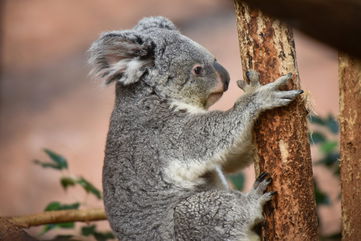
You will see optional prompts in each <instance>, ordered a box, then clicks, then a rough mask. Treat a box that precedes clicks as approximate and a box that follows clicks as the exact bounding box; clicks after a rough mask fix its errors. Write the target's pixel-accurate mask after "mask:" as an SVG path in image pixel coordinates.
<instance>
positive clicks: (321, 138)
mask: <svg viewBox="0 0 361 241" xmlns="http://www.w3.org/2000/svg"><path fill="white" fill-rule="evenodd" d="M309 139H310V143H311V144H319V143H323V142H325V141H326V137H325V135H324V134H322V133H321V132H318V131H315V132H311V133H309Z"/></svg>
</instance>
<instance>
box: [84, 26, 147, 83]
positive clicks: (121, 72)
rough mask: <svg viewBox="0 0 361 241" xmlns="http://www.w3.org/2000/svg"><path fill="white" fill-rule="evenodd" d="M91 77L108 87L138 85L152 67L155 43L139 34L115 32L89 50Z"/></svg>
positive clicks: (102, 38) (107, 34) (100, 39)
mask: <svg viewBox="0 0 361 241" xmlns="http://www.w3.org/2000/svg"><path fill="white" fill-rule="evenodd" d="M89 52H90V58H89V63H90V64H91V65H92V66H93V69H92V71H91V74H93V75H95V76H96V77H100V78H102V79H104V80H105V83H106V84H109V83H111V82H113V81H118V82H120V83H122V84H123V85H129V84H132V83H135V82H137V81H139V79H140V78H141V77H142V75H144V74H146V72H147V68H148V67H149V66H152V65H153V62H154V61H153V52H154V43H153V42H152V41H151V40H150V39H149V38H147V37H146V36H144V35H142V34H141V33H139V32H136V31H132V30H129V31H113V32H107V33H104V34H102V35H101V36H100V38H99V39H98V40H96V41H95V42H94V43H93V44H92V46H91V47H90V49H89Z"/></svg>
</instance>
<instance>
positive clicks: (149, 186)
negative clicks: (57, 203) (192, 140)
mask: <svg viewBox="0 0 361 241" xmlns="http://www.w3.org/2000/svg"><path fill="white" fill-rule="evenodd" d="M124 94H125V93H124ZM128 101H131V102H133V104H132V105H129V104H128V103H127V102H128ZM159 101H160V100H159V99H157V98H154V96H144V98H139V99H138V98H137V97H134V99H132V98H130V99H127V98H126V97H125V98H124V99H122V100H121V101H120V103H118V104H117V105H116V108H115V109H114V111H113V114H112V118H111V124H110V128H109V132H108V138H107V147H106V153H105V162H104V168H103V187H104V202H105V207H106V211H107V215H108V218H109V219H110V223H111V224H113V226H112V228H113V230H114V231H116V233H117V235H118V238H119V239H121V240H173V238H174V227H173V210H174V207H175V205H176V204H177V203H178V201H179V200H180V199H181V196H182V195H184V196H187V195H189V194H187V192H186V191H185V190H180V189H179V188H178V187H176V186H175V185H174V184H172V183H170V182H168V181H167V180H166V177H164V174H163V172H162V171H163V170H162V167H164V165H165V162H166V160H163V159H162V156H163V154H162V152H164V151H165V150H163V149H164V146H165V145H164V144H165V143H163V145H161V144H160V142H168V144H167V145H170V144H169V143H172V141H171V140H169V139H168V137H167V135H164V133H166V132H167V128H170V125H172V123H174V125H176V124H175V123H176V122H177V121H178V122H179V121H182V115H180V116H177V115H176V114H175V113H174V112H171V111H170V110H169V107H167V105H166V104H165V106H164V108H163V107H162V104H160V103H159ZM155 102H157V103H155ZM177 118H178V120H176V119H177ZM172 128H176V126H173V127H172ZM164 138H167V139H168V140H165V139H164ZM167 145H166V146H167ZM160 147H162V148H160ZM169 148H172V147H170V146H169ZM173 148H176V147H173ZM114 224H116V225H114Z"/></svg>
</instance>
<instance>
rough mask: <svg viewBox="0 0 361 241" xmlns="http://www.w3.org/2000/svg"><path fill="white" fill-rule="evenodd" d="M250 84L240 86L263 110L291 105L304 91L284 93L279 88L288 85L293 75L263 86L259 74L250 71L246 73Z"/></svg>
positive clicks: (240, 82) (244, 83)
mask: <svg viewBox="0 0 361 241" xmlns="http://www.w3.org/2000/svg"><path fill="white" fill-rule="evenodd" d="M246 75H247V78H248V80H249V83H247V82H246V81H244V80H243V81H238V82H237V84H238V86H239V87H240V88H241V89H243V90H244V91H245V92H246V93H249V94H252V95H253V98H254V100H253V102H254V103H255V104H256V105H257V107H258V108H260V109H261V110H266V109H272V108H276V107H280V106H285V105H288V104H289V103H291V102H292V101H293V100H294V99H295V98H296V97H297V96H298V95H300V94H302V93H303V90H287V91H282V90H279V88H280V87H281V86H282V85H284V84H286V83H287V81H288V80H290V79H291V78H292V74H291V73H289V74H287V75H284V76H281V77H280V78H278V79H277V80H275V81H274V82H272V83H269V84H266V85H261V84H260V83H259V74H258V73H257V72H256V71H254V70H250V71H247V73H246Z"/></svg>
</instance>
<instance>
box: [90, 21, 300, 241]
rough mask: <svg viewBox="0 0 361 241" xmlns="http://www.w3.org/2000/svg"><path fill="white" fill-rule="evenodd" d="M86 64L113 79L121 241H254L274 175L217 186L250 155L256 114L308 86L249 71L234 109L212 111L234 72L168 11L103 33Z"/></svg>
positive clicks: (115, 207)
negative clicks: (262, 78) (262, 79)
mask: <svg viewBox="0 0 361 241" xmlns="http://www.w3.org/2000/svg"><path fill="white" fill-rule="evenodd" d="M89 62H90V63H91V64H92V65H93V70H92V73H93V74H94V75H96V76H98V77H100V78H103V79H104V80H105V82H106V83H107V84H108V83H111V82H116V101H115V106H114V110H113V113H112V116H111V120H110V127H109V132H108V137H107V143H106V150H105V162H104V167H103V188H104V203H105V209H106V213H107V217H108V219H109V222H110V224H111V227H112V229H113V231H114V232H115V234H116V236H117V237H118V239H120V240H123V241H127V240H141V241H144V240H153V241H157V240H167V241H170V240H177V241H181V240H182V241H183V240H184V241H186V240H187V241H188V240H218V241H219V240H227V241H233V240H237V241H239V240H253V239H254V240H257V238H258V236H257V235H255V233H254V232H253V231H252V228H253V226H254V225H255V224H257V223H259V222H260V221H262V218H263V217H262V207H263V204H264V203H266V202H267V201H269V200H270V199H271V197H272V195H273V194H274V193H273V192H266V193H264V192H265V189H266V187H267V185H268V184H269V183H270V181H271V179H270V178H268V176H267V174H262V175H261V176H260V177H259V178H258V179H257V180H256V182H255V184H254V187H253V189H252V190H251V191H250V192H249V193H240V192H238V191H232V190H227V188H226V187H224V185H223V186H222V185H220V183H221V181H220V178H222V174H221V172H220V170H221V167H222V166H223V168H224V169H227V165H228V164H229V163H231V164H232V165H231V167H230V168H228V169H229V170H230V171H232V170H234V169H240V168H243V167H245V166H247V165H248V164H249V163H250V162H251V161H252V159H251V158H250V157H251V156H252V152H253V150H254V148H253V146H252V145H251V139H252V138H251V130H252V126H253V123H254V121H255V120H256V118H257V116H258V115H259V114H260V113H261V112H262V111H264V110H267V109H271V108H275V107H279V106H284V105H287V104H288V103H290V102H291V101H292V100H293V99H294V98H296V96H298V95H299V94H300V93H302V91H301V90H290V91H280V90H278V88H279V87H280V86H281V85H283V84H285V83H286V82H287V81H288V80H289V79H290V78H291V75H290V74H288V75H285V76H282V77H280V78H279V79H278V80H276V81H275V82H273V83H270V84H267V85H263V86H262V85H260V84H259V81H258V80H259V77H258V74H257V73H256V72H254V71H249V72H248V73H247V76H248V82H247V81H240V82H238V85H239V87H240V88H242V89H243V90H244V91H245V93H244V94H243V95H242V96H241V97H240V98H239V99H238V100H237V101H236V103H235V104H234V107H233V108H231V109H230V110H228V111H224V112H223V111H208V110H207V108H208V107H209V106H210V105H212V104H213V103H214V102H216V101H217V100H218V99H219V98H220V97H221V95H222V93H223V92H224V91H226V90H227V88H228V83H229V75H228V73H227V71H226V70H225V69H224V68H223V67H222V66H221V65H220V64H218V63H217V61H216V59H215V57H214V56H213V55H212V54H211V53H209V51H208V50H206V49H205V48H204V47H202V46H201V45H199V44H198V43H196V42H194V41H192V40H191V39H189V38H187V37H185V36H184V35H182V34H181V33H180V32H179V31H178V30H177V29H176V27H175V26H174V24H173V23H172V22H171V21H170V20H168V19H166V18H164V17H149V18H144V19H142V20H141V21H140V22H139V23H138V24H137V25H136V26H135V27H134V28H133V29H130V30H124V31H112V32H107V33H104V34H102V35H101V36H100V38H99V39H98V40H96V41H95V42H94V43H93V45H92V46H91V48H90V60H89ZM228 169H227V170H228ZM216 170H218V172H216ZM217 173H218V174H217Z"/></svg>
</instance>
